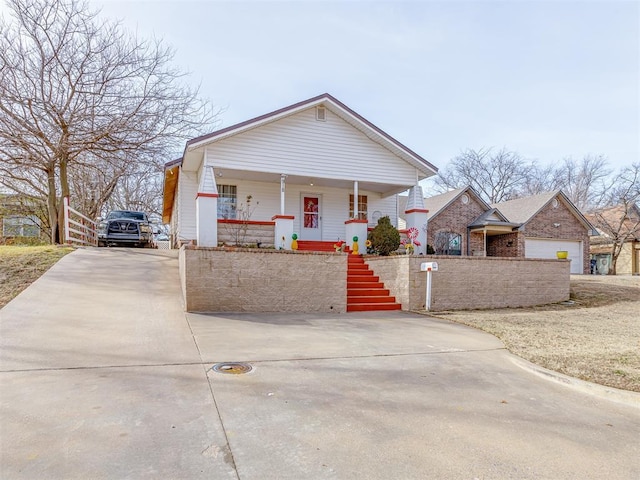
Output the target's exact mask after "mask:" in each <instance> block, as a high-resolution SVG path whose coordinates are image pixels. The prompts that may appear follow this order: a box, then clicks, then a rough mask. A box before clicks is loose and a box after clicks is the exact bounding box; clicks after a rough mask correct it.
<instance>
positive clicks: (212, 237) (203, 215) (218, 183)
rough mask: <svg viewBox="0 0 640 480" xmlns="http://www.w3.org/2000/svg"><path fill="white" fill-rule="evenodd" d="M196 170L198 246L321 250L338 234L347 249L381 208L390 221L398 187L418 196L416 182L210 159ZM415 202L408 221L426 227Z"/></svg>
mask: <svg viewBox="0 0 640 480" xmlns="http://www.w3.org/2000/svg"><path fill="white" fill-rule="evenodd" d="M183 174H184V170H183ZM198 176H199V182H198V189H197V193H196V219H195V220H196V239H195V240H196V241H195V243H196V244H197V245H199V246H222V245H233V246H257V247H274V248H276V249H279V250H292V249H293V250H295V249H300V250H305V249H306V250H320V251H328V250H330V249H332V248H333V245H334V244H336V243H340V242H344V243H345V246H346V248H349V249H353V248H354V238H357V239H359V240H360V246H361V247H362V246H363V245H364V241H365V240H366V238H367V230H368V229H369V228H373V227H375V225H376V224H377V221H378V219H379V218H381V217H384V216H388V217H390V219H391V222H392V224H393V225H395V226H396V227H397V219H398V204H397V195H396V194H397V193H398V192H401V191H404V190H407V189H410V190H411V191H412V193H413V192H415V191H417V192H418V193H417V194H414V195H413V196H414V197H415V198H419V199H421V198H422V189H421V188H420V187H419V186H415V185H413V186H412V185H397V184H380V183H374V182H367V181H359V180H350V179H344V178H342V179H340V178H322V177H317V178H312V177H302V176H299V175H287V174H275V173H273V172H271V173H269V172H263V173H261V174H257V173H256V172H249V171H240V170H232V169H223V168H219V167H216V166H213V165H206V166H204V167H203V168H202V171H201V172H198ZM416 189H417V190H416ZM421 206H422V207H423V205H418V206H417V207H416V206H415V205H413V206H412V212H410V214H409V215H408V225H407V227H408V228H410V227H412V226H414V227H416V228H419V229H420V230H421V231H424V230H425V226H426V219H421V218H418V217H419V216H420V215H423V216H424V215H425V214H426V212H423V211H422V210H421V209H420V207H421ZM212 218H216V222H212V221H211V219H212ZM214 229H215V231H214ZM421 243H423V244H424V243H425V242H421ZM361 249H363V248H361Z"/></svg>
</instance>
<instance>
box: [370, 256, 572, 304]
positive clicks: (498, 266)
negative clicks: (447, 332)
mask: <svg viewBox="0 0 640 480" xmlns="http://www.w3.org/2000/svg"><path fill="white" fill-rule="evenodd" d="M366 261H367V262H368V263H369V265H370V266H371V269H372V270H373V271H374V272H375V274H376V275H378V276H380V280H381V281H382V282H384V283H385V286H386V287H387V288H389V289H390V290H391V295H394V296H395V297H396V299H397V301H398V302H399V303H401V304H402V309H403V310H419V309H424V305H425V297H426V293H425V289H426V273H425V272H421V271H420V264H421V263H422V262H427V261H428V262H438V271H437V272H433V273H432V279H433V284H432V290H431V296H432V300H431V309H432V310H433V311H442V310H464V309H474V308H505V307H524V306H532V305H543V304H547V303H555V302H561V301H564V300H568V299H569V286H570V285H569V281H570V274H569V266H570V262H569V261H568V260H539V259H526V258H495V257H451V256H425V257H409V256H392V257H367V258H366Z"/></svg>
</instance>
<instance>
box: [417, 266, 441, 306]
mask: <svg viewBox="0 0 640 480" xmlns="http://www.w3.org/2000/svg"><path fill="white" fill-rule="evenodd" d="M420 271H421V272H427V295H426V297H427V300H426V304H425V309H426V310H427V312H428V311H429V310H431V272H437V271H438V262H423V263H421V264H420Z"/></svg>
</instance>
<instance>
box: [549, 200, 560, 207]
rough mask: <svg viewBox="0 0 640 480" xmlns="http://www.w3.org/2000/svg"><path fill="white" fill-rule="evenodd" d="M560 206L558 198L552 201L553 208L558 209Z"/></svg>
mask: <svg viewBox="0 0 640 480" xmlns="http://www.w3.org/2000/svg"><path fill="white" fill-rule="evenodd" d="M558 205H559V204H558V199H557V198H554V199H553V200H552V201H551V206H552V207H553V208H558Z"/></svg>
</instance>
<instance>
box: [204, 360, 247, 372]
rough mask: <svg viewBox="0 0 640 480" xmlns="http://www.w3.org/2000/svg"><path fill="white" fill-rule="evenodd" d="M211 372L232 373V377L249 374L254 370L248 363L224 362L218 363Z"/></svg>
mask: <svg viewBox="0 0 640 480" xmlns="http://www.w3.org/2000/svg"><path fill="white" fill-rule="evenodd" d="M211 370H213V371H214V372H218V373H230V374H232V375H240V374H242V373H249V372H250V371H251V370H253V367H252V366H251V365H249V364H248V363H240V362H223V363H216V364H215V365H214V366H213V367H211Z"/></svg>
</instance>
